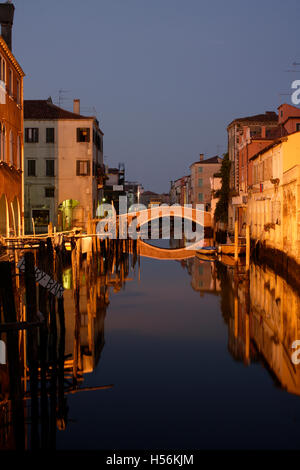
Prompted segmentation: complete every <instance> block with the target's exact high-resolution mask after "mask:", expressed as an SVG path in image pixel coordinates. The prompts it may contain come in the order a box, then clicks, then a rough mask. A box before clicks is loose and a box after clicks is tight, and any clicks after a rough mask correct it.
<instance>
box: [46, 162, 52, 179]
mask: <svg viewBox="0 0 300 470" xmlns="http://www.w3.org/2000/svg"><path fill="white" fill-rule="evenodd" d="M46 176H54V160H46Z"/></svg>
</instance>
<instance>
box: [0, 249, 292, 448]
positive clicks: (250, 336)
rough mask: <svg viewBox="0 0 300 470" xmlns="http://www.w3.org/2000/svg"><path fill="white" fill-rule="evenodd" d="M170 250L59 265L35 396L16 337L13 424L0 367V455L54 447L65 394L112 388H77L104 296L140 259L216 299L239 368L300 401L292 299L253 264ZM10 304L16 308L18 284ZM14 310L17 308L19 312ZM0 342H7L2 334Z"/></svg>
mask: <svg viewBox="0 0 300 470" xmlns="http://www.w3.org/2000/svg"><path fill="white" fill-rule="evenodd" d="M178 244H180V241H176V242H174V241H173V242H172V244H171V246H173V247H174V246H175V247H176V249H175V250H174V251H173V250H170V249H167V248H161V247H154V246H151V245H149V244H147V243H145V242H143V241H138V242H137V244H135V245H134V246H133V245H132V246H131V247H129V249H127V251H128V253H127V254H126V253H124V252H123V251H122V249H121V248H120V246H119V242H117V241H113V242H112V241H111V242H109V243H107V244H106V245H110V246H111V248H110V249H109V250H108V251H107V252H106V256H102V257H98V258H96V257H93V258H91V259H89V263H87V260H85V259H83V260H82V261H81V263H80V270H79V272H76V269H75V268H74V266H65V267H64V270H63V275H62V280H63V284H64V287H65V293H64V312H65V321H64V325H65V330H62V329H61V327H60V326H59V324H57V329H56V333H55V332H54V330H53V329H52V330H49V331H48V335H49V336H48V340H49V341H48V343H47V344H48V346H47V351H48V352H47V356H48V358H49V361H47V363H46V364H44V367H45V369H44V370H43V368H42V367H41V364H40V362H39V363H38V364H36V367H37V371H38V374H37V377H38V380H39V387H38V392H37V393H38V396H37V397H34V396H33V395H32V393H33V390H32V388H31V387H32V385H31V384H32V381H31V379H32V377H31V376H30V370H32V369H30V368H29V367H28V358H27V356H26V354H25V353H24V351H25V350H26V342H27V341H28V337H27V336H26V334H25V333H20V334H19V346H20V349H19V361H20V364H21V367H22V373H21V377H20V379H21V382H22V387H23V388H22V403H23V415H22V416H20V415H19V416H18V420H12V415H13V412H14V410H13V408H14V406H15V400H14V397H13V396H12V395H11V390H10V378H9V372H8V367H7V365H0V449H12V448H16V446H18V448H33V447H35V448H55V446H56V433H57V430H61V431H64V430H66V429H67V428H68V426H69V425H70V417H69V411H68V410H69V409H68V399H69V398H68V397H69V395H70V394H78V393H81V392H82V391H85V392H86V393H89V391H90V392H92V391H94V392H97V393H98V394H99V396H98V400H99V401H100V402H101V393H104V392H103V390H104V389H106V388H109V387H113V384H105V383H97V384H96V385H95V386H93V387H85V385H84V382H85V379H86V378H87V377H88V374H90V373H92V372H93V371H94V370H95V369H96V368H97V367H98V364H99V361H100V362H101V354H102V351H103V348H104V345H105V319H106V316H107V314H108V313H109V304H110V297H111V295H112V294H116V295H118V296H119V295H120V296H121V295H122V289H124V288H125V286H126V284H127V283H128V282H130V281H132V280H133V279H134V278H135V277H136V275H137V271H138V270H139V267H140V265H143V259H142V258H143V257H145V258H154V259H160V260H166V262H168V261H167V260H170V259H173V260H176V261H175V262H177V263H179V264H180V265H181V266H182V268H183V269H184V270H185V271H186V273H187V275H188V276H190V284H191V288H192V289H193V291H195V292H197V293H199V294H200V297H203V296H206V295H208V294H209V295H211V294H213V295H214V296H217V297H219V298H220V306H221V314H222V316H223V319H224V321H225V323H226V324H227V327H228V351H229V353H230V354H231V355H232V357H233V358H234V359H235V360H237V361H240V362H241V363H243V364H244V365H245V366H247V367H249V366H251V364H257V363H260V364H261V365H262V366H263V367H265V369H266V371H267V372H268V373H270V374H271V376H272V377H273V379H274V380H275V382H276V384H277V385H279V386H281V387H282V388H283V389H285V390H287V392H289V393H293V394H296V395H300V372H299V368H298V367H296V366H295V365H294V364H293V363H292V361H291V354H292V349H291V345H292V343H293V341H295V340H297V339H300V323H299V321H298V316H299V312H300V297H299V294H298V293H297V292H295V291H294V290H293V289H292V288H291V287H290V286H289V285H288V284H287V283H286V282H285V281H284V280H283V279H282V278H281V277H280V276H278V275H276V274H275V273H274V272H272V271H271V270H269V269H267V268H262V267H260V266H257V265H254V264H252V265H251V269H250V272H246V270H245V269H244V268H243V267H242V266H239V267H238V268H227V267H226V266H224V265H223V264H221V263H219V262H210V261H202V260H200V259H198V258H196V257H195V256H194V255H195V253H194V252H192V251H191V252H189V250H184V249H183V247H178ZM141 276H143V270H141ZM76 279H77V281H76ZM166 282H168V280H167V279H166ZM154 294H155V293H154ZM17 298H18V299H21V303H22V286H21V287H20V291H19V292H17ZM199 305H201V298H200V299H199ZM20 308H21V310H22V308H23V306H22V305H21V306H20ZM0 339H4V340H7V338H6V336H5V334H3V333H2V334H0ZM62 345H63V346H62ZM39 347H40V344H39ZM54 351H55V353H54ZM137 355H138V351H137ZM55 358H56V359H55ZM11 360H13V358H11V357H8V361H11ZM53 360H54V362H53ZM43 377H44V383H42V379H43ZM116 380H117V377H116ZM37 399H38V406H37V409H36V410H35V411H36V412H35V413H33V411H32V406H33V403H34V402H35V400H37ZM86 400H88V396H87V397H86ZM36 403H37V402H36ZM79 424H80V423H79ZM99 425H100V424H99ZM20 429H23V430H24V436H25V437H24V440H23V442H21V443H20V440H16V434H18V435H19V436H20ZM82 432H83V433H84V430H83V431H82Z"/></svg>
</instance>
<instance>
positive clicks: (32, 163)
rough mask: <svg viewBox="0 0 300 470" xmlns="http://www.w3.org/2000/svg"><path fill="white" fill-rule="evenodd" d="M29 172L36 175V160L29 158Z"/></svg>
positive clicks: (30, 174)
mask: <svg viewBox="0 0 300 470" xmlns="http://www.w3.org/2000/svg"><path fill="white" fill-rule="evenodd" d="M27 165H28V167H27V174H28V176H36V168H35V166H36V161H35V160H28V162H27Z"/></svg>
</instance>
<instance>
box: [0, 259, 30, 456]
mask: <svg viewBox="0 0 300 470" xmlns="http://www.w3.org/2000/svg"><path fill="white" fill-rule="evenodd" d="M0 279H1V284H0V301H1V305H2V311H3V317H4V321H5V323H15V322H16V321H17V314H16V309H15V301H14V290H13V283H12V265H11V263H10V262H2V263H0ZM0 315H1V310H0ZM0 319H1V316H0ZM6 344H7V346H6V347H7V363H8V376H9V400H10V403H11V411H12V416H11V420H12V429H13V433H14V446H15V448H16V449H18V450H23V449H24V445H25V429H24V409H23V402H22V390H21V365H20V361H19V344H18V332H17V331H8V332H7V336H6ZM7 403H8V409H9V401H8V402H7Z"/></svg>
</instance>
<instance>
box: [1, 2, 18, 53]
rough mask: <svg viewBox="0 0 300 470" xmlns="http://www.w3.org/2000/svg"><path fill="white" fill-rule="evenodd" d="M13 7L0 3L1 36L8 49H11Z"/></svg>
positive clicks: (10, 4)
mask: <svg viewBox="0 0 300 470" xmlns="http://www.w3.org/2000/svg"><path fill="white" fill-rule="evenodd" d="M14 13H15V6H14V5H13V4H12V3H8V2H7V3H0V24H1V36H2V37H3V39H4V41H5V42H6V44H7V45H8V47H9V49H10V50H11V49H12V41H11V36H12V26H13V22H14Z"/></svg>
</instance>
